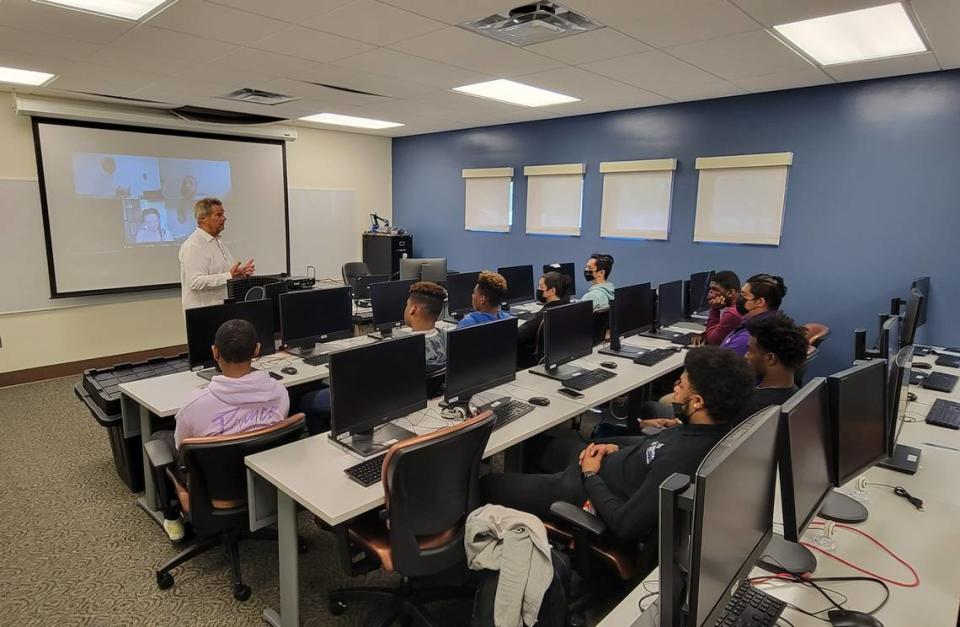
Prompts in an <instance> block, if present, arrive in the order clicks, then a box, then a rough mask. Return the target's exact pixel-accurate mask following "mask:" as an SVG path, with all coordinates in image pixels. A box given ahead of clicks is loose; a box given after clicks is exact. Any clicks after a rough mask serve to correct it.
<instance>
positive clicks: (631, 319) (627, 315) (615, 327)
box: [610, 283, 654, 352]
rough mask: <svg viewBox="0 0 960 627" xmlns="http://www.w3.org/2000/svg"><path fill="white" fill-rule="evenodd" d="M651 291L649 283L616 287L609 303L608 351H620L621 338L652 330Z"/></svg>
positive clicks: (652, 298) (652, 299)
mask: <svg viewBox="0 0 960 627" xmlns="http://www.w3.org/2000/svg"><path fill="white" fill-rule="evenodd" d="M653 301H654V297H653V290H652V289H650V284H649V283H641V284H640V285H628V286H626V287H618V288H616V289H615V290H614V291H613V302H612V303H610V350H612V351H618V352H619V351H622V350H623V345H622V344H621V343H620V340H622V339H623V338H627V337H630V336H631V335H636V334H637V333H644V332H646V331H650V330H651V329H652V328H653Z"/></svg>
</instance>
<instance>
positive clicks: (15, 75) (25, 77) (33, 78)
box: [0, 67, 54, 87]
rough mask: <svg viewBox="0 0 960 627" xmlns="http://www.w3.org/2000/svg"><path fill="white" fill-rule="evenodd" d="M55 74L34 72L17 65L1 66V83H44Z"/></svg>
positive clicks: (35, 84)
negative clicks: (19, 68) (20, 68)
mask: <svg viewBox="0 0 960 627" xmlns="http://www.w3.org/2000/svg"><path fill="white" fill-rule="evenodd" d="M53 76H54V75H53V74H47V73H46V72H34V71H33V70H18V69H17V68H15V67H0V83H13V84H14V85H32V86H34V87H36V86H37V85H43V84H44V83H46V82H47V81H49V80H50V79H51V78H53Z"/></svg>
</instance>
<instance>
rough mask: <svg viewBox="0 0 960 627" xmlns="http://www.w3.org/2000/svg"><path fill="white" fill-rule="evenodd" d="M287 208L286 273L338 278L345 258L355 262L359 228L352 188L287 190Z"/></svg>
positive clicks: (357, 255)
mask: <svg viewBox="0 0 960 627" xmlns="http://www.w3.org/2000/svg"><path fill="white" fill-rule="evenodd" d="M287 201H288V203H289V209H290V273H291V274H295V275H296V274H305V273H306V269H307V266H313V267H314V268H316V269H317V277H318V278H319V277H328V278H339V277H340V276H341V272H340V269H341V267H342V266H343V264H344V263H346V262H348V261H359V260H360V257H361V254H362V251H361V237H360V232H361V230H362V229H361V228H358V226H357V216H356V215H355V209H354V192H353V190H352V189H305V188H291V189H289V190H288V191H287Z"/></svg>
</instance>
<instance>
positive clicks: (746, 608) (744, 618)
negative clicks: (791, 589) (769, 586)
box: [714, 581, 787, 627]
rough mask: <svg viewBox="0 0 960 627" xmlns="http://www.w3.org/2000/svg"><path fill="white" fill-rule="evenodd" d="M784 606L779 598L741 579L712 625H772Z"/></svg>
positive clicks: (761, 626)
mask: <svg viewBox="0 0 960 627" xmlns="http://www.w3.org/2000/svg"><path fill="white" fill-rule="evenodd" d="M786 606H787V604H786V603H784V602H783V601H781V600H780V599H778V598H776V597H774V596H771V595H769V594H767V593H766V592H763V591H761V590H757V589H756V588H754V587H753V586H751V585H750V584H749V583H748V582H747V581H742V582H740V587H739V588H737V591H736V592H734V593H733V596H732V597H730V601H728V602H727V606H726V607H725V608H723V611H722V612H721V613H720V617H719V618H718V619H717V622H716V623H714V627H774V626H775V625H776V624H777V619H778V618H780V614H782V613H783V610H784V608H785V607H786Z"/></svg>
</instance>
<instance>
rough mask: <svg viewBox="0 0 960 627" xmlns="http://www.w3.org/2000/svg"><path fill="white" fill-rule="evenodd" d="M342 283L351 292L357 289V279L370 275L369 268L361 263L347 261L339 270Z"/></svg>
mask: <svg viewBox="0 0 960 627" xmlns="http://www.w3.org/2000/svg"><path fill="white" fill-rule="evenodd" d="M340 272H341V273H342V275H343V282H344V284H346V285H349V286H350V290H351V291H353V290H355V289H356V288H357V278H358V277H362V276H366V275H368V274H370V268H369V266H367V264H366V263H364V262H363V261H348V262H347V263H345V264H343V266H342V267H341V268H340Z"/></svg>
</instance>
